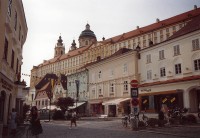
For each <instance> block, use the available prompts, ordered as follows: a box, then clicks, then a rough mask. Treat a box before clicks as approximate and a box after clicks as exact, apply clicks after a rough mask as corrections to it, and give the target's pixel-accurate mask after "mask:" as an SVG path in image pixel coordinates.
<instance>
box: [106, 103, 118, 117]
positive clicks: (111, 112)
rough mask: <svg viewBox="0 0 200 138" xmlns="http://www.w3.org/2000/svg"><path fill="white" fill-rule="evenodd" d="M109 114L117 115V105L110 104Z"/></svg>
mask: <svg viewBox="0 0 200 138" xmlns="http://www.w3.org/2000/svg"><path fill="white" fill-rule="evenodd" d="M108 115H109V116H111V117H115V116H116V105H109V113H108Z"/></svg>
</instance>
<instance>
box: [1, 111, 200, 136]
mask: <svg viewBox="0 0 200 138" xmlns="http://www.w3.org/2000/svg"><path fill="white" fill-rule="evenodd" d="M193 114H194V115H195V116H196V117H197V113H193ZM145 115H146V116H148V118H158V114H155V113H146V114H145ZM119 119H121V117H108V118H106V119H100V118H98V117H82V118H80V119H79V120H78V121H79V122H81V121H109V120H119ZM41 122H44V123H55V124H62V123H70V121H69V120H64V121H63V120H50V121H49V120H41ZM197 122H198V123H197V124H198V125H200V118H198V117H197ZM174 126H177V125H174ZM172 127H173V126H172ZM27 128H28V123H27V122H25V123H24V124H21V125H20V126H18V128H17V133H16V135H15V136H12V135H10V134H8V136H4V137H3V138H21V136H22V135H24V134H25V132H26V130H27Z"/></svg>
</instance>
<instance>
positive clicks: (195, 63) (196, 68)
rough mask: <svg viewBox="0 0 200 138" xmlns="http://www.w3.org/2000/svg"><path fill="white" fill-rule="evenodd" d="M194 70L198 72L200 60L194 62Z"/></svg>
mask: <svg viewBox="0 0 200 138" xmlns="http://www.w3.org/2000/svg"><path fill="white" fill-rule="evenodd" d="M194 70H195V71H199V70H200V59H196V60H194Z"/></svg>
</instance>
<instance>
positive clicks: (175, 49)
mask: <svg viewBox="0 0 200 138" xmlns="http://www.w3.org/2000/svg"><path fill="white" fill-rule="evenodd" d="M177 55H180V48H179V45H176V46H174V56H177Z"/></svg>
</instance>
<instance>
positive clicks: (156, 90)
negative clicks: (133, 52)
mask: <svg viewBox="0 0 200 138" xmlns="http://www.w3.org/2000/svg"><path fill="white" fill-rule="evenodd" d="M196 39H198V41H200V31H199V30H198V31H195V32H192V33H189V34H186V35H184V36H181V37H178V38H175V39H172V40H170V41H167V42H165V43H162V44H158V45H157V46H154V47H151V48H147V49H145V50H141V51H140V55H141V59H140V60H138V63H139V65H138V66H139V69H138V70H139V74H140V84H141V87H140V88H139V93H140V95H161V94H167V93H169V94H170V93H172V92H175V93H177V92H179V91H180V90H181V91H182V93H183V99H182V100H183V107H186V108H188V109H189V110H190V111H191V112H196V111H197V110H198V109H197V107H198V102H199V101H198V97H197V93H198V92H197V91H196V89H200V88H199V87H200V83H199V79H190V80H186V78H188V77H191V76H193V77H195V76H199V75H200V70H195V69H194V60H196V59H200V48H198V49H196V50H194V49H193V45H192V41H193V40H196ZM177 45H179V49H180V53H179V54H177V55H175V54H174V46H177ZM161 50H164V58H163V59H159V51H161ZM147 55H151V60H150V62H147ZM176 64H181V72H180V73H179V74H177V73H176V69H175V65H176ZM162 67H165V73H166V76H163V77H161V76H160V74H161V73H160V68H162ZM149 70H151V72H152V73H151V78H149V79H148V75H147V74H148V73H147V72H148V71H149ZM178 79H179V81H175V80H178ZM168 81H171V83H169V82H168ZM159 82H166V83H163V84H156V83H159ZM145 84H149V85H148V86H145ZM192 91H195V92H192ZM179 100H181V99H179Z"/></svg>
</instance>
